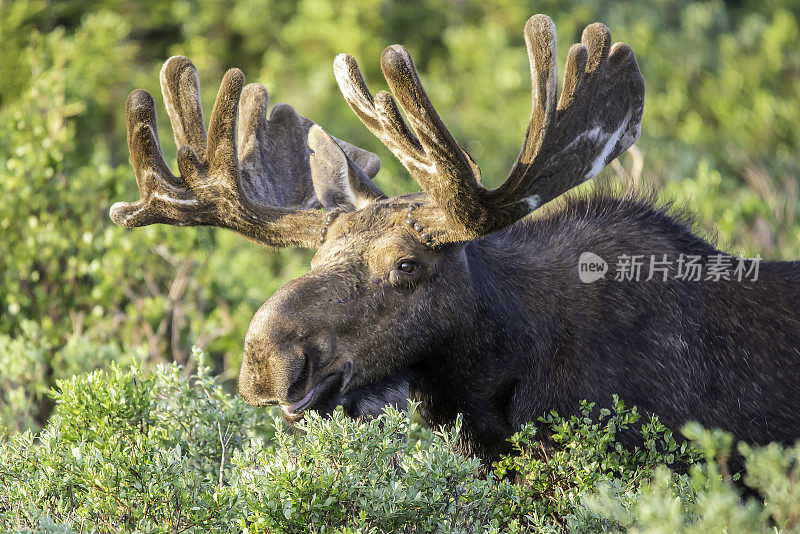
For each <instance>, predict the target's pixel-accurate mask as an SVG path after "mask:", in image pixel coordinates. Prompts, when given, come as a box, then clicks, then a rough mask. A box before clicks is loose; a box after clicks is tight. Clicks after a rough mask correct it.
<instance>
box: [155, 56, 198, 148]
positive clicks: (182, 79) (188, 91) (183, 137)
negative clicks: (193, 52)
mask: <svg viewBox="0 0 800 534" xmlns="http://www.w3.org/2000/svg"><path fill="white" fill-rule="evenodd" d="M159 80H160V81H161V95H162V96H163V97H164V104H165V105H166V108H167V114H168V115H169V121H170V124H171V126H172V134H173V136H174V137H175V144H176V145H177V146H179V147H182V146H188V147H189V148H190V149H192V151H193V152H194V153H195V155H196V156H197V158H198V159H200V160H204V159H205V157H206V129H205V127H204V126H203V123H204V121H203V107H202V105H201V103H200V79H199V78H198V76H197V69H196V68H195V66H194V64H193V63H192V62H191V61H189V59H188V58H185V57H183V56H172V57H171V58H169V59H168V60H167V61H166V62H165V63H164V66H163V67H161V72H160V73H159Z"/></svg>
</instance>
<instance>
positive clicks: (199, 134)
mask: <svg viewBox="0 0 800 534" xmlns="http://www.w3.org/2000/svg"><path fill="white" fill-rule="evenodd" d="M160 78H161V90H162V94H163V96H164V101H165V103H166V107H167V111H168V113H169V117H170V122H171V124H172V130H173V133H174V136H175V142H176V143H177V145H178V147H179V148H178V169H179V170H180V175H179V176H175V175H174V174H172V172H171V171H170V169H169V167H168V165H167V163H166V161H165V160H164V155H163V153H162V151H161V146H160V145H159V139H158V130H157V127H156V116H155V105H154V103H153V98H152V97H151V96H150V94H149V93H147V92H146V91H143V90H141V89H138V90H136V91H133V92H132V93H131V94H130V96H129V97H128V101H127V104H126V114H127V122H128V148H129V150H130V155H131V162H132V165H133V168H134V172H135V174H136V180H137V182H138V185H139V192H140V195H141V198H140V199H139V200H138V201H136V202H133V203H127V202H118V203H116V204H114V205H113V206H112V207H111V211H110V215H111V218H112V219H113V220H114V222H116V223H117V224H120V225H122V226H127V227H135V226H144V225H148V224H153V223H166V224H173V225H178V226H196V225H209V226H220V227H225V228H230V229H232V230H235V231H237V232H239V233H241V234H243V235H244V236H246V237H248V238H250V239H253V240H255V241H258V242H260V243H263V244H266V245H268V246H273V247H283V246H291V245H296V246H304V247H309V248H313V247H316V246H318V244H319V240H320V236H321V233H322V232H324V228H325V224H326V215H325V214H324V213H323V212H322V211H321V209H320V208H323V207H325V208H328V209H330V208H339V209H353V208H354V207H360V206H361V205H363V204H364V203H366V202H369V201H371V200H374V199H376V198H381V197H383V194H382V193H381V192H380V191H379V190H378V188H377V187H376V186H375V185H374V184H373V183H372V180H371V179H370V178H371V177H372V176H374V175H375V173H377V171H378V168H379V167H380V160H379V159H378V157H377V156H375V155H374V154H372V153H370V152H367V151H365V150H361V149H360V148H358V147H355V146H353V145H350V144H348V143H345V142H344V141H340V140H338V139H334V138H332V137H330V136H329V135H328V134H327V133H325V132H324V131H323V130H322V128H320V127H319V126H317V125H316V124H314V123H313V122H311V121H309V120H308V119H305V118H303V117H301V116H299V115H298V114H297V113H295V111H294V110H293V109H292V108H291V106H288V105H286V104H278V105H277V106H275V107H274V108H273V110H272V114H271V115H270V116H269V118H267V108H268V94H267V90H266V89H265V88H264V87H263V86H262V85H259V84H250V85H248V86H247V87H244V88H243V85H244V76H243V74H242V72H241V71H240V70H238V69H231V70H229V71H228V72H227V73H226V74H225V76H224V77H223V79H222V84H221V86H220V89H219V92H218V94H217V99H216V101H215V102H214V108H213V111H212V113H211V121H210V124H209V131H208V136H206V131H205V128H204V126H203V112H202V108H201V105H200V87H199V80H198V77H197V70H196V69H195V67H194V65H193V64H192V62H191V61H189V60H188V59H187V58H185V57H180V56H175V57H172V58H170V59H169V60H167V62H166V63H165V64H164V67H163V68H162V69H161V77H160ZM240 97H241V102H240ZM237 107H238V110H239V112H240V113H241V119H242V121H241V123H242V124H241V127H240V129H239V139H238V141H239V142H238V145H239V146H240V147H241V151H242V157H241V160H240V159H239V157H238V156H237V143H236V137H235V136H236V118H237ZM327 220H328V221H329V220H330V219H327Z"/></svg>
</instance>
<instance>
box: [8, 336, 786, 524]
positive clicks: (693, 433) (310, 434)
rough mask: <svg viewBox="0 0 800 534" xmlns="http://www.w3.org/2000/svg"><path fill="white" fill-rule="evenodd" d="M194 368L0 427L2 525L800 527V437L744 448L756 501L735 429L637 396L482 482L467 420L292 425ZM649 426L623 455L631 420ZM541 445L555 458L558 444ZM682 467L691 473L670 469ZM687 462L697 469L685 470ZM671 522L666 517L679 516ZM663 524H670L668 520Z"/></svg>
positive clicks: (113, 377) (70, 388) (120, 384)
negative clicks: (670, 427)
mask: <svg viewBox="0 0 800 534" xmlns="http://www.w3.org/2000/svg"><path fill="white" fill-rule="evenodd" d="M193 361H194V363H195V368H196V371H195V372H194V373H192V374H187V373H186V369H184V368H181V367H180V366H177V365H174V364H173V365H172V366H160V367H158V368H156V369H154V370H153V371H152V372H148V371H141V370H140V369H139V367H138V366H136V365H134V366H133V367H131V368H129V369H127V370H124V371H123V370H121V369H120V368H119V367H117V366H113V365H112V366H111V367H110V370H108V371H94V372H92V373H90V374H88V375H83V376H80V377H76V378H72V379H69V380H61V381H59V382H58V388H57V389H56V390H54V391H53V392H52V393H51V394H52V396H53V399H54V400H55V402H56V408H55V411H54V414H53V417H52V418H51V419H50V422H49V423H48V425H47V427H46V428H45V429H44V430H43V431H42V433H41V434H40V435H38V436H36V435H34V434H33V433H32V432H30V431H26V432H23V433H16V434H13V435H11V436H4V437H2V438H0V531H13V532H71V531H74V532H132V531H139V532H149V531H152V532H175V531H179V532H299V531H308V530H311V531H337V532H398V531H415V532H531V531H539V532H562V531H565V530H568V531H571V532H618V531H625V530H629V531H632V532H663V531H670V532H673V531H674V532H683V531H686V532H708V531H719V530H723V529H724V528H728V529H730V530H735V531H752V532H759V531H763V532H766V531H768V530H770V529H771V528H772V527H771V525H775V528H777V531H778V532H796V531H798V529H800V510H798V491H800V489H798V488H799V486H798V480H799V479H800V463H799V462H798V459H800V444H798V445H797V446H795V447H780V446H778V445H770V446H768V447H765V448H752V447H745V446H740V448H739V450H740V452H741V453H742V454H743V455H744V456H745V458H746V459H747V466H748V471H747V474H746V475H745V477H744V482H745V483H746V484H747V485H749V486H750V487H751V488H754V489H755V490H757V491H759V492H760V493H761V494H762V495H763V496H764V502H763V504H762V503H760V502H758V501H754V500H749V501H747V502H746V503H744V504H743V501H742V500H741V495H740V490H739V489H738V487H737V486H732V485H730V483H729V482H728V481H726V479H725V477H723V476H722V474H724V472H725V469H724V468H723V461H724V459H725V458H726V457H727V456H728V455H729V451H730V448H731V445H732V440H731V438H730V435H726V434H724V433H720V432H718V431H715V432H709V431H705V430H703V429H701V428H699V427H698V426H696V425H694V426H689V427H687V428H686V429H685V431H684V432H685V433H686V434H687V435H689V436H690V437H692V438H693V443H694V446H695V447H697V449H699V450H700V451H701V452H702V453H703V455H704V458H705V461H702V462H700V461H697V460H698V456H697V454H698V453H697V452H696V451H695V450H694V449H687V448H685V446H684V445H681V446H678V445H677V443H676V442H675V440H674V439H673V438H672V436H671V435H670V434H669V432H668V431H665V429H664V428H663V427H662V426H661V425H660V424H659V423H658V421H657V420H655V419H649V420H647V421H646V422H645V423H644V424H640V421H639V415H638V413H637V411H636V409H635V408H631V409H625V408H624V405H623V404H622V401H617V403H616V406H615V411H614V413H610V412H607V411H599V412H597V413H598V418H597V420H596V421H594V420H592V419H591V417H590V415H591V414H592V413H593V412H592V405H591V404H587V403H584V404H583V405H582V413H581V415H580V416H573V417H565V418H562V417H559V416H558V415H556V414H552V413H551V414H549V415H547V416H545V417H543V418H542V419H541V420H540V421H539V423H540V432H543V431H547V432H548V433H549V439H548V443H549V445H548V446H547V447H542V446H541V445H540V444H539V442H538V441H536V433H535V431H534V427H533V426H532V425H526V426H525V427H524V428H523V429H522V430H521V431H520V432H519V433H518V434H517V435H516V436H514V437H513V438H512V439H511V442H512V443H513V444H514V446H515V448H516V452H515V454H514V455H511V456H506V457H504V458H502V459H501V460H500V461H499V462H497V464H496V465H495V468H494V471H495V472H496V473H498V474H501V475H502V474H508V473H509V472H510V471H511V470H513V471H514V473H515V479H509V478H505V479H499V478H497V477H495V475H494V474H491V473H490V474H489V475H488V476H485V470H484V469H483V468H482V466H481V465H480V463H479V462H478V460H476V459H474V458H465V457H464V456H462V455H461V454H460V453H459V452H458V450H459V448H458V445H457V440H458V425H456V427H455V428H452V429H449V430H446V431H444V430H441V431H439V430H437V431H431V430H429V429H426V428H423V427H421V426H420V425H419V424H418V423H416V422H414V417H413V416H414V408H415V406H414V405H413V404H411V405H410V407H409V410H408V411H407V412H398V411H396V410H391V409H389V410H387V412H386V413H385V414H384V415H382V416H381V417H379V418H377V419H375V420H372V421H356V420H352V419H348V418H346V417H345V416H344V415H343V413H342V411H341V410H337V411H336V412H334V414H333V416H332V417H330V418H322V417H320V416H318V415H317V414H315V413H314V412H310V413H309V414H308V416H307V417H306V419H305V420H304V421H303V422H302V423H301V424H300V425H299V427H298V428H297V429H296V430H294V431H291V432H290V431H287V430H286V429H284V428H283V426H282V424H281V423H280V421H275V416H276V415H277V414H276V413H275V412H274V411H272V410H265V409H260V408H253V407H252V406H249V405H247V404H245V403H244V401H242V400H241V399H240V398H239V397H236V396H232V395H230V394H228V393H226V392H225V390H224V388H223V387H222V386H221V385H220V384H219V383H217V381H216V380H215V378H214V377H213V375H211V373H210V368H209V367H208V365H207V363H206V362H205V356H204V355H203V354H202V353H201V352H199V351H196V352H195V354H194V357H193ZM621 431H622V432H636V433H640V434H641V439H642V442H641V446H640V447H638V448H636V449H635V450H625V449H623V448H622V447H620V446H619V444H618V443H617V442H616V441H615V439H614V438H615V436H617V435H618V433H619V432H621ZM543 451H544V452H543ZM678 461H683V462H684V468H685V466H686V465H689V469H688V472H684V474H678V473H676V472H673V471H670V469H669V468H668V467H666V466H665V465H664V464H665V463H676V462H678ZM684 471H685V469H684ZM665 525H666V527H665ZM665 529H666V530H665Z"/></svg>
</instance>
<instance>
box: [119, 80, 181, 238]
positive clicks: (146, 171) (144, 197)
mask: <svg viewBox="0 0 800 534" xmlns="http://www.w3.org/2000/svg"><path fill="white" fill-rule="evenodd" d="M125 110H126V118H127V124H128V150H129V151H130V155H131V165H132V166H133V171H134V174H135V175H136V182H137V184H138V185H139V191H140V193H141V198H140V199H139V200H137V201H136V202H132V203H128V202H117V203H115V204H114V205H113V206H111V210H110V212H109V214H110V216H111V219H112V220H113V221H114V222H115V223H117V224H119V225H122V226H126V227H128V228H133V227H136V226H145V225H148V224H155V223H170V224H177V225H181V224H191V223H189V222H184V221H182V220H180V219H181V217H177V216H176V215H177V214H176V213H174V212H173V210H172V209H170V205H171V203H170V202H169V201H170V200H174V202H175V203H180V204H184V205H187V206H188V205H194V204H195V203H196V201H195V199H193V198H192V195H191V194H190V193H189V192H188V191H187V190H186V189H185V188H184V184H183V181H182V180H181V179H180V178H178V177H176V176H175V175H173V174H172V172H171V171H170V170H169V166H168V165H167V162H166V161H165V159H164V154H163V153H162V152H161V144H160V143H159V140H158V128H157V126H156V111H155V103H154V102H153V97H152V96H150V93H148V92H147V91H144V90H142V89H137V90H135V91H133V92H132V93H131V94H130V95H129V96H128V100H127V102H126V103H125ZM165 200H166V201H167V202H165ZM153 204H157V205H159V206H161V208H162V209H152V205H153ZM162 205H163V206H162Z"/></svg>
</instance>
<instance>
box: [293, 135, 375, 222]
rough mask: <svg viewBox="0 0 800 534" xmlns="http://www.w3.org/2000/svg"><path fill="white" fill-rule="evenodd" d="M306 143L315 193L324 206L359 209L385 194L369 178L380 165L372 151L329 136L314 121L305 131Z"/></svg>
mask: <svg viewBox="0 0 800 534" xmlns="http://www.w3.org/2000/svg"><path fill="white" fill-rule="evenodd" d="M308 147H309V148H310V149H311V155H310V157H309V164H310V166H311V181H312V182H313V184H314V193H315V194H316V196H317V199H319V201H320V203H321V204H322V205H323V206H324V207H325V209H333V208H339V209H343V210H345V211H347V210H353V209H360V208H363V207H364V206H366V205H367V204H369V203H370V202H373V201H375V200H378V199H381V198H386V195H384V194H383V193H382V192H381V190H380V189H378V187H377V186H376V185H375V184H374V183H373V182H372V180H371V177H372V176H375V174H377V172H378V169H379V168H380V165H381V162H380V159H379V158H378V156H376V155H375V154H373V153H371V152H367V151H366V150H362V149H360V148H358V147H356V146H353V145H351V144H350V143H347V142H345V141H341V140H339V139H335V138H333V137H331V136H330V135H328V134H327V132H325V130H323V129H322V128H321V127H320V126H319V125H317V124H314V125H313V126H311V128H310V129H309V131H308Z"/></svg>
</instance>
